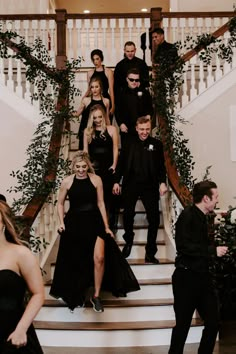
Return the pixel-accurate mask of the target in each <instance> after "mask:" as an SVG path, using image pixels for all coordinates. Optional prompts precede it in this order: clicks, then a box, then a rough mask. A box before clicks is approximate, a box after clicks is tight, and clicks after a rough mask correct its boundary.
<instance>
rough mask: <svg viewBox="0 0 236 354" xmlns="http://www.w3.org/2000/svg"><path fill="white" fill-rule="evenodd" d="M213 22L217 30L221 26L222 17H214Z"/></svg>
mask: <svg viewBox="0 0 236 354" xmlns="http://www.w3.org/2000/svg"><path fill="white" fill-rule="evenodd" d="M213 23H214V31H216V30H217V29H218V28H219V27H220V19H219V17H215V18H214V19H213Z"/></svg>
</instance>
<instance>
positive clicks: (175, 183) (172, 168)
mask: <svg viewBox="0 0 236 354" xmlns="http://www.w3.org/2000/svg"><path fill="white" fill-rule="evenodd" d="M234 15H235V13H234ZM229 24H230V21H228V22H227V23H226V24H224V25H223V26H221V27H220V28H219V29H218V30H216V31H215V32H214V33H212V40H211V43H213V41H214V40H215V39H216V38H218V37H220V36H222V35H223V34H224V33H225V32H227V31H228V30H229ZM209 44H210V43H208V45H209ZM204 48H205V47H204V45H198V46H196V47H195V48H193V49H192V50H190V51H188V52H187V53H186V54H184V55H183V56H182V60H183V61H184V62H186V61H189V60H190V59H191V58H193V57H194V56H195V55H197V54H198V53H199V52H200V51H201V50H203V49H204ZM158 123H159V126H160V130H161V133H162V134H161V138H162V142H163V145H164V146H165V145H166V134H168V126H167V121H166V119H165V117H163V116H158ZM164 155H165V163H166V170H167V176H168V180H169V183H170V185H171V187H172V189H173V190H174V192H175V194H176V196H177V198H178V199H179V201H180V202H181V204H182V205H183V206H186V205H187V204H188V203H189V202H190V201H191V192H190V191H189V189H188V188H187V187H186V186H185V185H183V184H181V180H180V175H179V172H178V169H177V166H176V164H175V163H174V162H173V160H172V158H171V154H170V151H168V150H166V151H164Z"/></svg>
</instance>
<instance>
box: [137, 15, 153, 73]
mask: <svg viewBox="0 0 236 354" xmlns="http://www.w3.org/2000/svg"><path fill="white" fill-rule="evenodd" d="M150 26H151V24H150V19H149V18H145V19H144V28H145V32H146V47H147V48H146V56H145V59H146V63H147V65H149V66H151V65H152V58H151V50H150V49H149V46H150V40H149V28H150ZM139 43H140V37H139ZM138 47H139V49H140V52H141V48H140V45H138Z"/></svg>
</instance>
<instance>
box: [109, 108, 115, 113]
mask: <svg viewBox="0 0 236 354" xmlns="http://www.w3.org/2000/svg"><path fill="white" fill-rule="evenodd" d="M114 112H115V107H113V106H112V107H111V109H110V112H109V113H110V114H114Z"/></svg>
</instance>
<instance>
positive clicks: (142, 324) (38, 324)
mask: <svg viewBox="0 0 236 354" xmlns="http://www.w3.org/2000/svg"><path fill="white" fill-rule="evenodd" d="M202 324H203V322H202V321H201V320H200V319H193V320H192V324H191V325H192V326H194V327H196V326H202ZM174 326H175V321H174V320H164V321H133V322H56V321H34V327H35V328H36V329H44V330H73V331H76V330H85V331H86V330H91V331H101V330H102V331H104V330H107V331H109V330H110V331H113V330H142V329H143V330H145V329H166V328H173V327H174Z"/></svg>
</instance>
